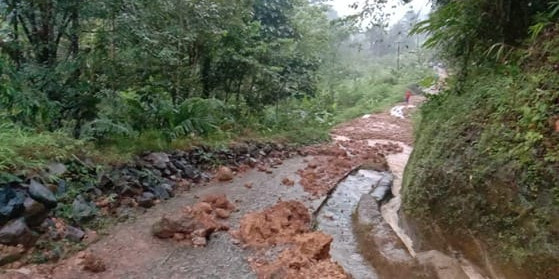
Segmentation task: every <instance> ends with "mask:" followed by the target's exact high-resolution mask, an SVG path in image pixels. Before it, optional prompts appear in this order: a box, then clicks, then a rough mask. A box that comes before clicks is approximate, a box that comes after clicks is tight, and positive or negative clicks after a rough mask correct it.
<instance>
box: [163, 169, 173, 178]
mask: <svg viewBox="0 0 559 279" xmlns="http://www.w3.org/2000/svg"><path fill="white" fill-rule="evenodd" d="M163 174H164V175H165V176H166V177H167V176H170V175H171V170H169V169H164V170H163Z"/></svg>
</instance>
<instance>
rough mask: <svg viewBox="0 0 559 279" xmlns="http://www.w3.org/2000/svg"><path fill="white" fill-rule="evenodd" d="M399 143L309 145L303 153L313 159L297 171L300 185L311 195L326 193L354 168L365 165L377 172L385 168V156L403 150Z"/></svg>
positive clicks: (365, 142) (355, 142) (352, 142)
mask: <svg viewBox="0 0 559 279" xmlns="http://www.w3.org/2000/svg"><path fill="white" fill-rule="evenodd" d="M402 150H403V149H402V147H401V146H399V145H398V144H393V143H389V144H378V143H377V144H375V145H374V146H370V145H369V143H368V142H367V141H363V140H353V139H350V140H348V141H340V142H336V143H331V144H327V145H320V146H312V147H308V148H305V149H304V150H303V152H304V154H306V155H313V156H314V158H313V159H312V160H311V161H310V162H309V163H308V164H307V167H306V168H304V169H302V170H299V171H298V172H297V173H298V174H299V176H300V177H301V185H302V186H303V189H304V190H305V191H306V192H309V193H311V194H313V195H314V196H322V195H324V194H326V193H328V192H329V191H330V190H331V189H332V188H334V187H335V186H336V184H338V183H339V181H340V179H342V178H343V177H344V176H346V175H347V174H348V173H349V172H351V171H352V170H353V168H355V167H358V166H366V167H367V168H372V169H375V170H378V171H386V170H388V164H387V162H386V155H389V154H393V153H399V152H402Z"/></svg>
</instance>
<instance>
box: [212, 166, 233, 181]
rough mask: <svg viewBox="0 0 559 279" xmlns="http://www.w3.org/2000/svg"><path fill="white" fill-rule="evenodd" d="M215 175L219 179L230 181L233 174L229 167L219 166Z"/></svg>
mask: <svg viewBox="0 0 559 279" xmlns="http://www.w3.org/2000/svg"><path fill="white" fill-rule="evenodd" d="M215 177H216V178H217V180H219V181H230V180H233V177H234V175H233V171H232V170H231V169H230V168H228V167H225V166H221V167H219V169H218V170H217V173H216V174H215Z"/></svg>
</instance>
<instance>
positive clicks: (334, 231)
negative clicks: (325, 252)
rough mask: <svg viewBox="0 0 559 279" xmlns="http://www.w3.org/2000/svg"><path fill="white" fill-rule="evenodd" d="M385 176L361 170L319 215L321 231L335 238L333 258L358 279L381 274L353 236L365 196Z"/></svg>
mask: <svg viewBox="0 0 559 279" xmlns="http://www.w3.org/2000/svg"><path fill="white" fill-rule="evenodd" d="M382 177H383V173H380V172H375V171H368V170H359V171H358V172H357V173H355V174H351V175H349V176H348V177H347V178H346V179H345V180H343V181H342V182H341V183H340V184H339V185H338V186H337V188H336V190H335V191H334V192H333V193H332V194H331V196H330V197H329V198H328V200H327V201H326V203H325V204H324V206H323V207H322V208H321V209H320V211H319V212H318V215H317V222H318V223H317V226H318V228H317V229H318V230H320V231H323V232H325V233H327V234H330V235H332V236H333V237H334V241H333V242H332V246H331V250H330V254H331V255H332V258H333V259H334V260H335V261H336V262H338V263H339V264H340V265H341V266H342V267H343V268H344V269H345V270H346V271H347V272H348V273H350V274H351V276H352V277H353V278H355V279H362V278H363V279H365V278H367V279H376V278H378V275H377V272H376V271H375V269H374V268H373V267H372V266H371V265H370V264H369V262H368V261H367V260H365V259H364V257H363V256H362V255H361V254H360V252H359V247H358V245H359V244H358V243H359V242H358V241H357V238H356V236H355V234H354V232H353V212H354V210H355V208H356V207H357V204H358V202H359V200H360V198H361V196H362V195H364V194H368V193H370V192H371V190H372V189H373V188H374V186H375V185H377V183H378V181H379V180H380V179H382Z"/></svg>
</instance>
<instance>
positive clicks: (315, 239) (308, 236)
mask: <svg viewBox="0 0 559 279" xmlns="http://www.w3.org/2000/svg"><path fill="white" fill-rule="evenodd" d="M331 244H332V237H331V236H329V235H326V234H324V233H322V232H311V233H305V234H301V235H297V236H295V238H294V242H293V246H292V247H290V248H288V249H287V250H284V251H283V252H282V253H281V254H280V255H279V256H278V258H277V259H276V260H275V261H273V262H266V261H253V262H252V263H251V266H252V268H253V269H254V270H255V271H256V273H257V275H258V278H286V279H299V278H328V279H338V278H339V279H345V278H349V277H348V276H347V275H346V273H345V271H344V270H343V268H342V267H341V266H339V265H338V264H337V263H335V262H333V261H332V259H331V258H330V245H331Z"/></svg>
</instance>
